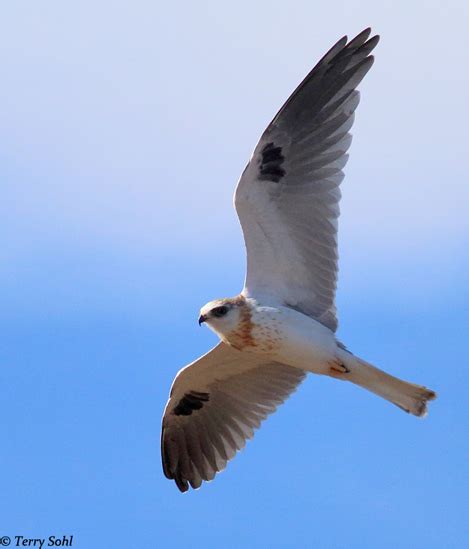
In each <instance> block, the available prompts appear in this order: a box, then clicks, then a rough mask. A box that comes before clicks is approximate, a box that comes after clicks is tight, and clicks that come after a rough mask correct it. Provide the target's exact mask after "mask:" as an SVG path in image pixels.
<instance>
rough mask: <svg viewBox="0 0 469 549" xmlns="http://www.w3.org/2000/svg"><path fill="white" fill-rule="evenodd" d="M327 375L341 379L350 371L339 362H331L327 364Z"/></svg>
mask: <svg viewBox="0 0 469 549" xmlns="http://www.w3.org/2000/svg"><path fill="white" fill-rule="evenodd" d="M328 365H329V375H330V376H331V377H336V378H339V379H343V378H344V375H345V374H349V373H350V370H349V369H348V368H347V366H345V364H344V363H343V362H341V361H340V360H331V361H330V362H329V363H328Z"/></svg>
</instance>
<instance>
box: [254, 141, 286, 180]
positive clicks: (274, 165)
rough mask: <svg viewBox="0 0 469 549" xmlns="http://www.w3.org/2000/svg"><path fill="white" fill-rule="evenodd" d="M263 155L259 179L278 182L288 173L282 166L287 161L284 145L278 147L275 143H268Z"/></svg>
mask: <svg viewBox="0 0 469 549" xmlns="http://www.w3.org/2000/svg"><path fill="white" fill-rule="evenodd" d="M261 155H262V157H261V163H260V168H259V179H261V180H264V181H265V180H267V181H275V183H278V182H279V181H280V180H281V179H282V177H283V176H284V175H285V173H286V172H285V170H284V169H283V168H282V164H283V163H284V161H285V157H284V156H283V154H282V147H276V146H275V144H274V143H267V145H266V146H265V147H264V148H263V149H262V151H261Z"/></svg>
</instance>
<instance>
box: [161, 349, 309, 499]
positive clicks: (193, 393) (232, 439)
mask: <svg viewBox="0 0 469 549" xmlns="http://www.w3.org/2000/svg"><path fill="white" fill-rule="evenodd" d="M305 375H306V374H305V373H304V372H303V371H301V370H298V369H296V368H292V367H291V366H286V365H284V364H279V363H277V362H269V361H268V360H266V359H263V358H262V357H261V356H256V355H255V354H250V353H243V352H241V351H237V350H236V349H233V348H232V347H230V346H229V345H226V344H225V343H219V344H218V345H217V346H216V347H214V348H213V349H212V350H211V351H210V352H208V353H207V354H206V355H204V356H202V357H201V358H199V359H198V360H196V361H195V362H193V363H192V364H190V365H189V366H187V367H186V368H183V369H182V370H181V371H180V372H179V373H178V374H177V376H176V378H175V380H174V382H173V385H172V387H171V392H170V397H169V401H168V404H167V405H166V409H165V411H164V415H163V425H162V432H161V457H162V461H163V471H164V474H165V475H166V477H167V478H170V479H174V481H175V482H176V484H177V486H178V488H179V490H181V492H185V491H186V490H188V488H189V484H190V485H191V486H192V488H199V487H200V485H201V484H202V481H203V480H212V479H213V478H214V476H215V475H216V473H217V472H218V471H221V470H223V469H224V468H225V466H226V463H227V462H228V460H230V459H231V458H232V457H233V456H234V455H235V454H236V452H237V451H238V450H240V449H241V448H243V447H244V445H245V443H246V439H248V438H252V436H253V434H254V429H255V428H257V427H259V425H260V423H261V422H262V420H264V419H265V418H266V417H267V416H268V415H269V414H270V413H272V412H274V411H275V409H276V408H277V406H278V405H279V404H281V403H282V402H283V401H284V400H285V399H286V398H287V397H288V396H289V395H290V394H291V393H292V392H293V391H294V390H295V389H296V387H297V386H298V385H299V384H300V383H301V381H302V380H303V379H304V377H305Z"/></svg>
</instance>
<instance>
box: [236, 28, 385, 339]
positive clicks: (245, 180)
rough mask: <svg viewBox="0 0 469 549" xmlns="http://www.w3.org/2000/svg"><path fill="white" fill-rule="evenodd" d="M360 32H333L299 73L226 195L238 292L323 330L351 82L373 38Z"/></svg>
mask: <svg viewBox="0 0 469 549" xmlns="http://www.w3.org/2000/svg"><path fill="white" fill-rule="evenodd" d="M369 35H370V29H366V30H365V31H363V32H362V33H360V34H359V35H358V36H357V37H356V38H354V39H353V40H351V41H350V42H349V43H348V44H347V39H346V38H342V39H341V40H339V41H338V42H337V44H335V45H334V46H333V47H332V48H331V50H329V52H328V53H327V54H326V55H325V56H324V57H323V58H322V59H321V61H319V63H318V64H317V65H316V67H315V68H314V69H313V70H312V71H311V72H310V73H309V74H308V75H307V77H306V78H305V79H304V80H303V82H302V83H301V84H300V85H299V86H298V88H297V89H296V90H295V91H294V92H293V94H292V95H291V97H290V98H289V99H288V100H287V102H286V103H285V104H284V106H283V107H282V108H281V109H280V111H279V112H278V114H277V115H276V116H275V118H274V119H273V121H272V123H271V124H270V125H269V126H268V128H267V129H266V131H265V132H264V134H263V135H262V137H261V140H260V141H259V144H258V145H257V147H256V149H255V151H254V154H253V157H252V159H251V161H250V163H249V165H248V167H247V169H246V170H245V171H244V173H243V176H242V178H241V180H240V182H239V184H238V188H237V190H236V194H235V205H236V209H237V212H238V215H239V218H240V221H241V225H242V228H243V233H244V237H245V242H246V248H247V256H248V259H247V263H248V266H247V274H246V283H245V289H244V293H245V294H246V295H252V296H254V297H257V296H266V295H273V296H276V297H277V298H278V299H279V300H280V301H281V302H282V303H284V304H286V305H288V306H290V307H292V308H295V309H297V310H299V311H301V312H303V313H305V314H308V315H310V316H312V317H314V318H315V319H317V320H319V321H320V322H322V323H323V324H325V325H326V326H328V327H329V328H330V329H331V330H333V331H335V330H336V328H337V319H336V315H335V306H334V298H335V289H336V281H337V219H338V216H339V200H340V190H339V185H340V183H341V182H342V179H343V177H344V174H343V172H342V169H343V168H344V166H345V164H346V163H347V159H348V155H347V154H346V152H347V150H348V148H349V147H350V144H351V135H350V134H349V130H350V129H351V127H352V125H353V119H354V111H355V109H356V108H357V106H358V103H359V99H360V96H359V93H358V91H356V87H357V86H358V84H359V83H360V81H361V80H362V79H363V77H364V76H365V74H366V73H367V72H368V70H369V69H370V67H371V65H372V63H373V58H372V57H369V53H370V52H371V51H372V49H373V48H374V47H375V46H376V44H377V43H378V40H379V38H378V37H377V36H375V37H373V38H371V39H368V37H369Z"/></svg>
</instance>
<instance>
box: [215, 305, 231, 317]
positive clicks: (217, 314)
mask: <svg viewBox="0 0 469 549" xmlns="http://www.w3.org/2000/svg"><path fill="white" fill-rule="evenodd" d="M227 312H228V307H226V306H225V305H222V306H221V307H215V309H212V315H213V316H215V317H217V318H220V317H222V316H225V315H226V313H227Z"/></svg>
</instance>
